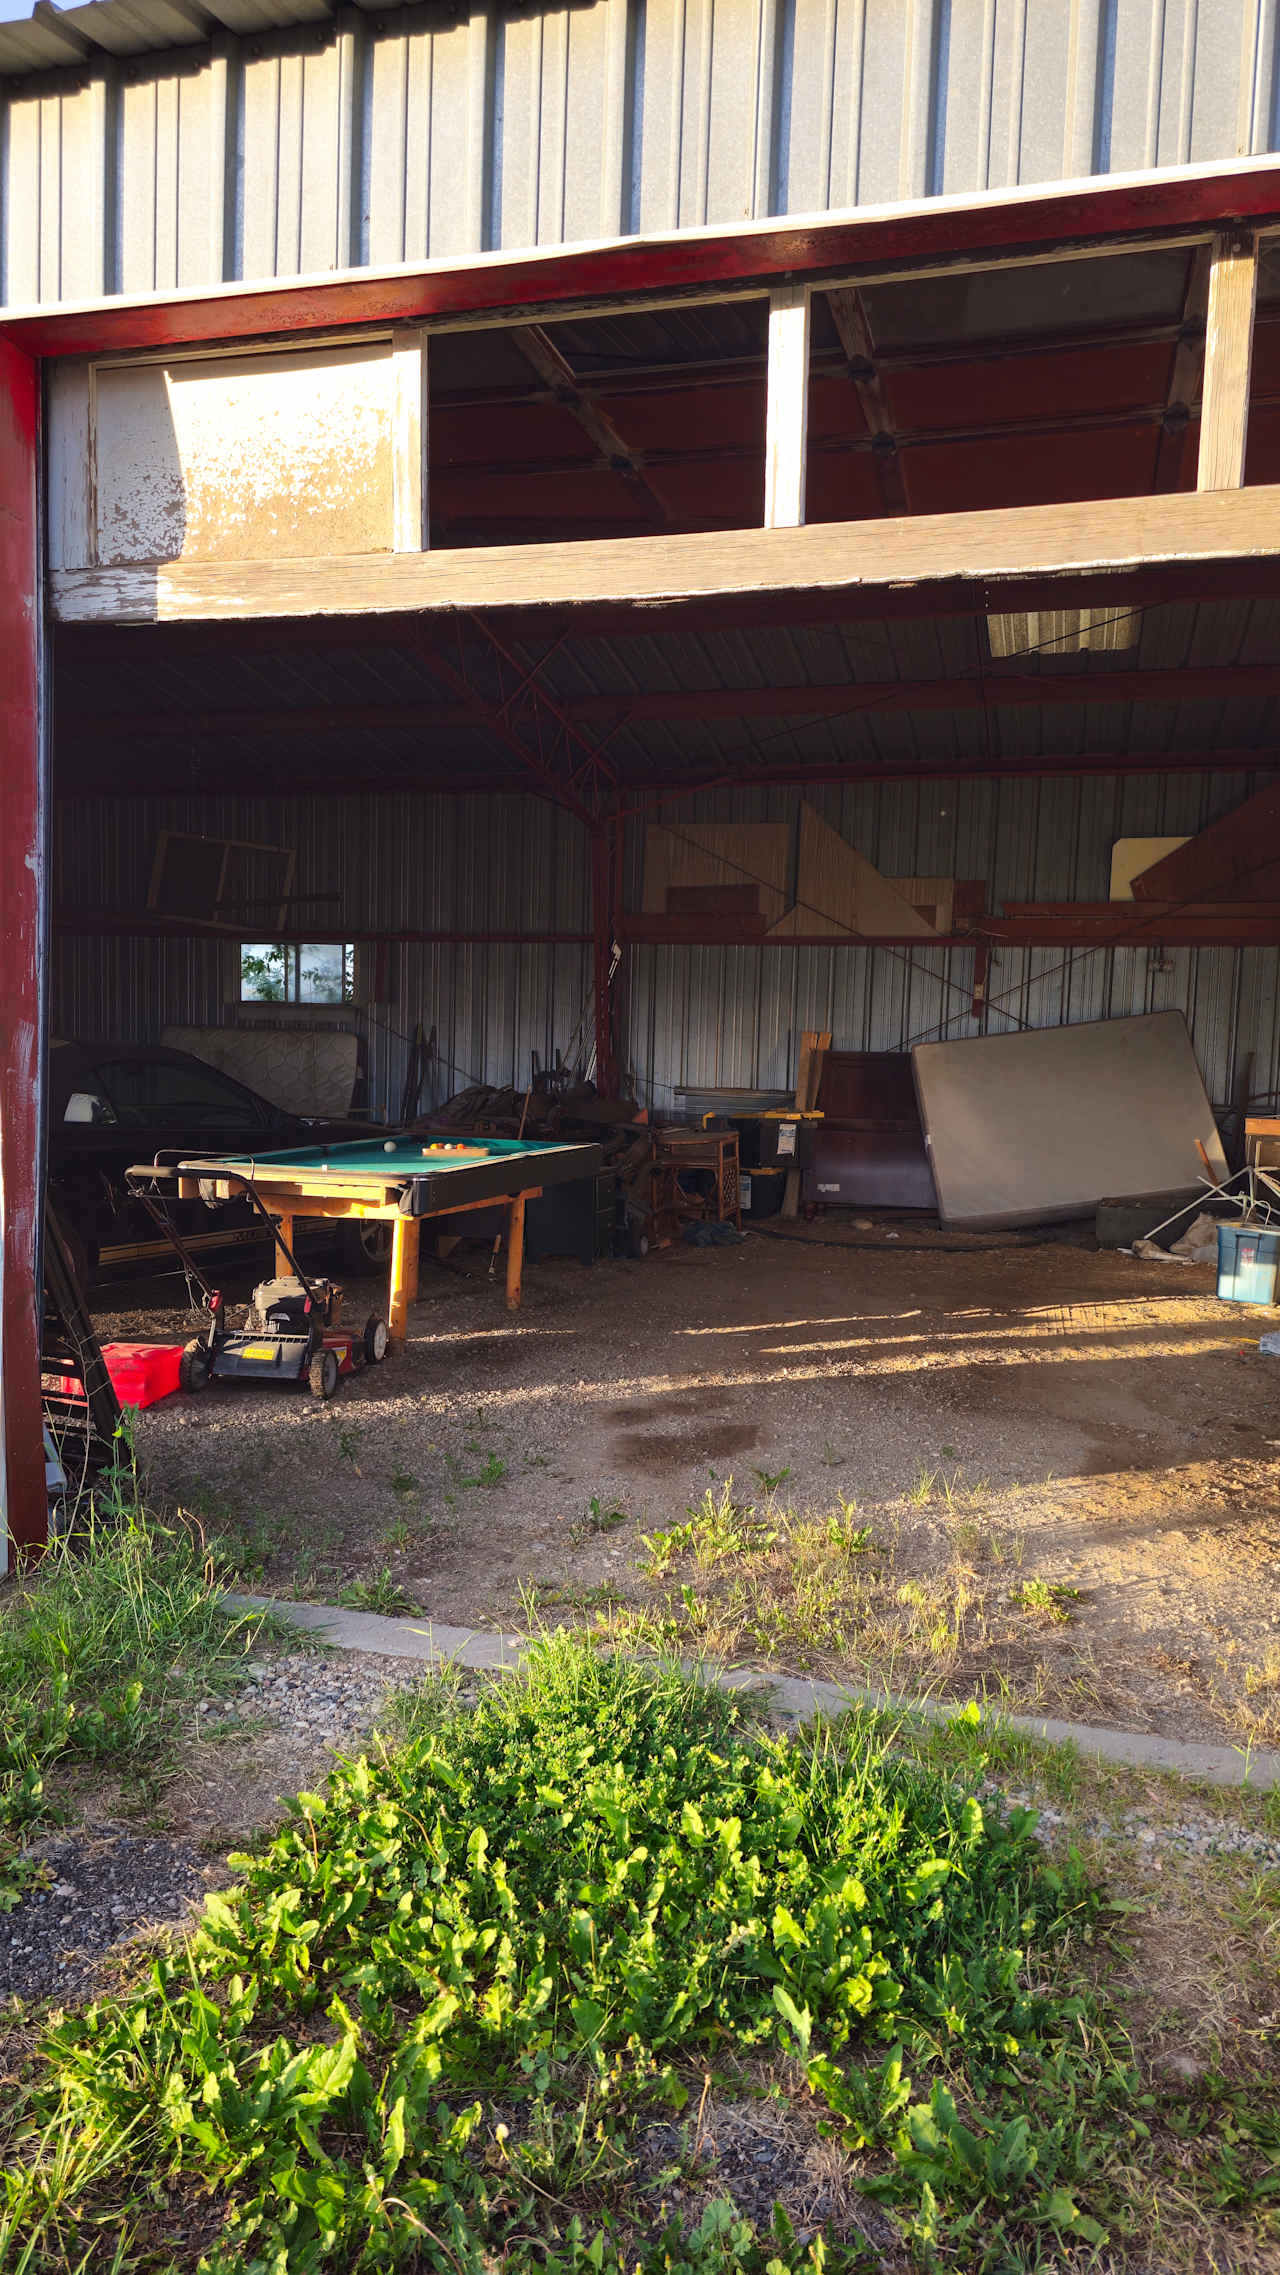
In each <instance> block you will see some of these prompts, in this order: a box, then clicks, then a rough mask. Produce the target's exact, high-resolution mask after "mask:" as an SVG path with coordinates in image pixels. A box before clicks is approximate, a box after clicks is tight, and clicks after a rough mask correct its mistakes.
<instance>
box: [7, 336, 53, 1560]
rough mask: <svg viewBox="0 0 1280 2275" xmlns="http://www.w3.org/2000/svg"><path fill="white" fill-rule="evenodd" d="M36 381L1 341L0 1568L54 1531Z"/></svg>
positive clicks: (29, 366)
mask: <svg viewBox="0 0 1280 2275" xmlns="http://www.w3.org/2000/svg"><path fill="white" fill-rule="evenodd" d="M39 444H40V375H39V368H38V366H37V365H36V364H35V363H34V362H33V361H32V359H31V358H30V356H27V355H23V354H22V353H21V352H20V351H19V350H18V349H17V348H14V347H12V346H10V344H9V343H8V342H7V341H5V340H0V1359H2V1361H3V1364H2V1366H0V1463H2V1465H3V1466H2V1468H0V1570H3V1568H4V1563H5V1561H6V1558H5V1542H6V1536H7V1541H8V1544H9V1546H10V1547H11V1548H12V1547H17V1548H26V1547H38V1546H41V1545H42V1544H43V1542H44V1540H45V1538H46V1534H47V1528H48V1500H47V1495H46V1491H45V1477H44V1441H43V1423H42V1417H41V1407H40V1321H41V1315H42V1311H43V1304H42V1300H41V1293H40V1284H39V1257H40V1190H41V1136H42V1132H41V1084H42V1059H43V1041H44V1020H43V1000H42V998H43V983H42V972H43V965H44V958H43V955H42V953H41V945H42V940H43V898H44V882H45V859H44V766H43V750H42V738H41V706H40V671H41V606H40V549H39V535H38V531H39V524H38V519H37V503H36V499H37V462H38V453H39Z"/></svg>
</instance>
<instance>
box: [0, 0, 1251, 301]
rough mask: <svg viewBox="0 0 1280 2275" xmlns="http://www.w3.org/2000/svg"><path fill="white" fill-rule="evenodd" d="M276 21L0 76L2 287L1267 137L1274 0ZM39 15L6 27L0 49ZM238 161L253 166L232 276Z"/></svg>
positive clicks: (340, 251) (1222, 147) (883, 191)
mask: <svg viewBox="0 0 1280 2275" xmlns="http://www.w3.org/2000/svg"><path fill="white" fill-rule="evenodd" d="M290 13H297V14H302V15H307V14H310V13H311V11H310V10H309V9H303V10H299V11H290V10H288V9H286V8H284V7H283V6H280V5H274V4H273V6H272V7H271V8H270V9H269V10H263V11H261V16H262V21H263V30H264V36H262V37H260V38H259V39H257V40H253V41H251V42H246V41H245V40H235V39H231V38H226V37H225V35H222V34H219V35H218V36H219V40H220V41H225V47H226V51H227V59H228V60H227V61H226V62H221V61H217V60H211V58H210V55H209V52H208V50H206V49H204V48H200V49H199V50H198V51H196V52H192V50H191V49H190V48H189V47H187V46H183V47H180V48H176V49H170V50H169V51H168V52H167V53H165V54H161V55H158V56H157V57H156V58H155V59H154V61H152V60H150V59H148V58H145V57H139V58H138V59H137V60H135V61H132V62H131V63H130V64H129V65H128V80H127V84H123V83H122V85H121V86H120V89H119V94H118V97H117V93H116V90H115V81H114V79H113V76H112V74H113V72H114V69H115V66H114V65H108V66H107V67H106V68H105V70H104V69H97V70H95V71H93V73H92V74H91V76H90V78H89V80H88V82H87V84H86V82H85V80H84V77H83V74H80V73H77V74H76V75H75V76H74V77H73V76H72V74H71V73H70V72H68V74H67V79H66V91H65V92H59V91H56V90H55V91H54V92H48V91H44V92H41V93H39V94H30V95H28V94H27V93H25V92H24V90H23V85H22V81H21V80H20V79H18V80H10V81H9V82H7V88H8V96H7V107H8V131H7V136H6V137H5V140H4V147H3V165H4V182H3V188H2V191H0V197H2V199H3V206H4V213H5V240H6V241H5V248H4V277H3V294H4V297H5V299H6V300H8V301H17V300H39V299H44V300H46V301H57V300H59V299H66V298H69V297H73V296H92V295H94V294H96V293H99V292H101V291H103V290H115V289H124V290H126V291H136V290H143V289H165V288H167V287H170V286H187V285H198V284H200V283H202V282H204V281H206V280H207V279H210V278H214V277H217V276H220V275H222V274H223V273H224V265H225V273H226V274H228V275H233V276H234V275H243V276H246V277H264V276H270V275H282V276H284V275H294V274H297V273H298V272H299V271H305V270H312V271H317V270H318V271H323V270H325V269H329V268H332V267H334V266H336V265H346V264H347V263H348V262H350V261H355V262H359V261H362V260H373V261H375V262H379V263H381V262H388V261H395V260H400V259H406V260H414V259H423V258H428V257H449V256H456V255H457V254H459V253H464V252H466V251H468V250H479V249H480V248H481V247H482V246H483V245H486V244H493V245H502V246H503V247H507V248H515V247H518V246H520V245H522V244H529V245H532V244H557V243H562V242H563V243H572V242H575V241H577V242H581V241H583V240H584V239H589V238H592V237H597V236H600V235H610V234H612V233H613V232H614V231H615V230H617V229H618V228H619V227H621V228H624V229H626V228H640V229H644V230H666V229H670V228H672V227H676V226H684V227H694V226H701V225H703V224H706V223H711V224H731V223H733V222H734V221H738V220H742V219H745V218H747V217H749V216H751V215H753V214H763V213H767V212H769V211H771V210H775V209H776V210H780V211H789V212H810V211H822V210H833V209H838V208H841V207H848V206H851V205H857V204H865V203H870V202H875V201H880V200H890V199H894V198H901V197H908V196H917V195H921V194H927V193H928V192H930V191H934V190H946V191H949V192H957V193H964V192H968V191H974V190H981V189H984V188H988V187H990V188H1000V187H1009V186H1013V185H1015V184H1016V183H1018V182H1031V181H1048V180H1053V179H1055V178H1058V179H1061V178H1072V177H1075V176H1077V175H1079V174H1081V173H1087V172H1090V171H1108V170H1112V169H1114V170H1122V169H1124V168H1132V167H1141V166H1149V165H1175V164H1179V163H1185V162H1187V161H1191V162H1195V163H1203V162H1210V161H1212V160H1213V159H1214V158H1221V159H1229V158H1231V157H1233V156H1234V155H1236V153H1237V151H1238V150H1248V151H1260V150H1264V149H1266V148H1268V147H1272V146H1274V144H1275V141H1276V122H1275V118H1274V115H1273V113H1274V110H1275V93H1274V88H1275V77H1276V62H1275V23H1274V15H1275V11H1274V7H1272V6H1271V5H1270V4H1269V0H1268V4H1264V0H1245V4H1244V5H1241V0H593V4H592V5H589V6H585V7H566V6H564V5H560V6H555V7H547V8H544V9H543V10H541V11H538V10H536V9H535V10H533V11H529V12H526V11H524V10H519V9H516V8H509V9H507V10H504V11H503V13H502V14H501V15H500V16H499V15H498V14H497V13H496V12H495V13H494V14H493V16H492V20H491V18H490V15H489V13H488V12H487V11H486V10H484V9H483V8H479V7H477V8H475V9H473V10H472V11H471V13H470V14H469V15H468V16H466V17H463V18H462V19H461V20H455V21H453V22H450V23H443V24H442V23H440V22H439V20H438V19H436V20H434V21H433V20H431V19H428V18H427V17H426V16H425V12H424V11H422V10H419V9H408V10H405V11H404V12H403V13H399V14H397V13H392V14H390V15H388V16H380V17H379V18H378V19H377V20H376V22H374V21H372V20H370V21H366V20H365V19H363V18H358V19H356V20H355V21H354V22H353V21H351V20H349V19H348V18H346V17H343V18H341V19H340V20H339V23H338V24H337V25H335V24H333V23H332V22H329V23H325V24H307V25H302V24H298V25H297V26H296V27H294V28H286V29H283V30H280V29H276V28H272V26H273V25H274V26H278V25H280V24H281V22H282V21H283V20H284V19H285V17H287V15H288V14H290ZM143 14H144V11H142V10H140V9H139V8H138V7H137V6H136V5H135V4H134V0H129V5H128V10H127V11H125V9H124V6H123V0H121V12H120V31H119V38H118V40H117V39H116V37H115V32H114V30H113V29H112V26H113V24H114V22H115V15H116V0H99V6H98V7H97V8H96V9H95V10H94V15H95V18H96V19H97V22H96V24H95V29H97V28H98V25H100V26H101V36H102V37H103V38H104V39H105V40H106V42H107V44H108V45H112V44H115V45H117V46H119V47H120V49H121V52H122V53H123V52H128V51H132V50H134V49H136V48H137V46H138V43H139V38H140V36H141V35H140V32H139V22H138V19H139V17H140V16H141V15H143ZM268 18H270V19H271V22H270V23H268ZM243 20H246V21H247V19H243ZM154 22H155V32H154V36H155V37H156V39H157V40H158V41H160V42H161V43H163V41H164V40H166V39H168V38H170V37H171V36H176V30H177V27H176V24H174V23H171V22H170V20H169V19H168V18H167V17H164V16H163V15H162V14H161V13H157V14H156V16H155V19H154ZM35 30H38V27H32V26H25V27H24V26H8V27H5V26H0V53H2V52H3V48H4V41H5V38H6V36H7V37H8V38H9V39H10V42H11V44H12V41H13V40H17V41H18V42H19V45H21V42H22V40H23V39H26V40H27V42H28V44H29V39H30V35H32V34H33V31H35ZM366 51H367V53H366ZM8 60H9V61H10V68H13V67H14V62H15V60H16V61H20V60H21V59H20V57H19V56H18V54H17V50H16V49H14V50H13V51H12V53H11V55H10V57H9V59H8ZM219 74H221V76H219ZM224 82H225V83H226V84H227V85H228V86H229V87H230V90H231V95H232V103H233V109H232V116H231V121H230V130H229V132H227V133H226V134H225V135H224V132H223V127H222V118H221V110H220V105H221V100H222V97H221V88H222V85H223V83H224ZM44 85H45V88H46V89H47V87H48V82H47V81H46V82H45V83H44ZM117 100H118V102H119V105H120V114H121V115H120V118H119V121H118V122H117V118H116V104H117ZM237 105H238V106H239V107H237ZM224 147H225V148H229V150H230V151H231V153H232V158H233V164H234V163H235V162H236V155H237V153H239V165H238V170H239V172H240V173H241V174H242V180H241V181H240V182H239V186H238V190H237V184H236V181H235V180H233V181H232V183H231V185H230V187H231V191H232V205H233V208H234V209H236V210H237V211H238V226H237V228H236V229H235V231H234V232H233V236H234V239H235V242H233V243H232V244H231V245H230V247H229V248H228V255H227V259H226V261H225V264H224V262H223V259H222V251H221V235H222V231H221V211H220V208H221V204H222V182H221V172H222V164H223V153H224ZM117 157H118V161H119V182H118V185H117V184H116V182H115V175H116V170H117ZM211 209H212V210H211ZM33 216H34V217H35V223H34V227H33V225H32V222H33ZM117 262H118V266H119V274H116V273H114V272H115V269H116V266H117Z"/></svg>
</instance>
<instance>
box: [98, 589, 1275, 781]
mask: <svg viewBox="0 0 1280 2275" xmlns="http://www.w3.org/2000/svg"><path fill="white" fill-rule="evenodd" d="M471 621H472V622H473V623H475V624H476V625H477V627H478V628H479V629H480V630H482V631H483V633H484V635H485V637H486V639H487V640H488V641H489V642H490V643H492V645H493V648H494V651H495V652H496V653H497V654H498V655H500V656H501V657H502V659H503V662H504V665H505V666H506V668H507V669H508V670H514V671H516V672H517V673H518V674H519V675H521V676H520V680H519V682H518V684H517V685H516V686H514V687H508V686H507V684H506V681H505V678H504V679H503V682H502V684H501V687H500V690H499V696H498V700H497V701H496V702H495V701H493V700H492V697H491V695H490V694H489V693H488V692H487V691H486V690H485V689H484V688H482V687H481V686H480V684H479V683H478V682H477V681H476V679H475V678H474V677H473V676H472V675H471V673H470V672H469V671H468V670H467V669H466V668H465V667H464V668H461V669H460V668H458V667H456V666H453V665H451V664H450V663H449V662H448V660H447V658H445V657H444V656H442V654H441V652H440V650H439V649H438V648H432V649H431V651H430V654H429V656H428V657H427V659H426V660H427V662H428V665H429V668H430V670H431V672H432V674H433V676H434V677H435V678H436V679H437V681H443V682H444V683H445V684H446V685H447V686H448V688H449V690H450V699H449V700H447V701H445V702H441V701H440V700H439V699H438V698H437V697H434V696H431V695H424V696H423V697H422V698H421V700H420V701H418V702H415V703H320V704H314V705H306V706H301V705H295V706H293V707H290V708H283V707H280V708H270V707H268V708H264V709H257V708H255V709H240V708H236V709H227V710H225V711H222V710H202V711H119V712H112V711H102V710H101V709H84V710H82V709H76V708H74V707H72V706H70V705H67V706H63V707H60V709H59V714H58V730H59V736H60V738H61V739H64V740H65V741H67V742H71V741H73V740H74V739H75V738H76V737H77V736H83V737H92V738H93V739H94V740H95V741H98V742H105V741H115V740H120V741H130V742H133V741H137V740H140V739H149V738H152V737H155V738H163V739H165V740H179V741H181V740H184V739H185V740H189V739H192V738H197V739H200V740H205V739H207V738H209V737H211V736H212V737H217V736H234V735H249V734H255V733H264V734H272V735H287V736H295V735H309V736H310V735H316V734H324V733H332V734H351V733H353V732H356V731H358V730H359V729H360V728H361V727H366V728H368V729H369V730H371V731H374V730H377V731H380V732H384V731H390V732H394V731H396V730H397V729H407V730H414V729H422V728H426V727H430V728H435V729H438V728H445V727H477V728H480V729H482V730H485V731H489V732H495V733H502V734H504V737H509V736H510V735H511V733H512V728H511V720H512V717H513V716H515V715H516V714H517V713H518V711H519V709H520V707H521V705H528V704H537V705H541V706H542V707H543V708H544V709H545V711H546V713H547V715H548V717H549V718H551V719H552V720H553V721H554V722H555V724H556V726H557V728H558V729H559V730H562V731H564V732H565V733H566V734H568V735H570V736H572V737H574V738H576V739H577V741H578V742H579V744H580V747H581V750H582V753H583V755H584V757H586V758H590V759H591V760H593V761H598V760H599V759H600V756H601V749H602V746H601V745H600V744H599V743H598V742H594V741H591V740H589V739H588V738H587V737H586V735H585V734H584V733H583V730H584V729H585V728H588V727H591V726H606V727H609V728H610V729H611V730H614V731H616V730H617V728H618V727H619V726H624V725H639V724H642V723H644V722H645V721H647V720H670V719H742V718H760V717H763V716H768V717H770V718H791V719H805V718H815V719H816V718H838V717H840V716H841V715H842V714H849V715H853V714H857V713H860V712H864V711H865V712H881V713H883V712H886V711H977V710H983V709H985V708H998V707H1000V706H1001V705H1009V706H1013V707H1024V706H1026V705H1028V704H1031V705H1038V704H1048V703H1069V704H1085V703H1182V702H1185V703H1191V702H1203V701H1214V702H1232V701H1244V700H1249V701H1267V700H1272V699H1274V698H1276V697H1280V664H1205V665H1198V666H1195V667H1192V668H1183V669H1179V668H1177V667H1176V666H1167V667H1166V666H1160V667H1158V668H1148V669H1146V670H1143V669H1141V668H1137V669H1128V670H1103V671H1098V670H1093V671H1057V672H1007V671H1004V670H1002V669H1001V668H1000V667H999V666H996V667H995V668H991V667H988V669H987V670H986V671H985V673H984V674H983V675H981V676H978V675H965V676H964V677H957V678H945V679H942V678H939V679H889V680H857V679H849V680H837V681H808V680H805V681H799V682H792V683H791V684H789V685H780V684H778V683H777V682H776V681H775V682H772V683H771V684H770V685H768V686H735V687H724V686H720V687H692V688H661V689H641V690H637V691H620V692H618V693H617V694H609V693H603V694H602V693H596V694H592V695H571V696H560V695H557V694H555V693H554V692H553V691H552V690H551V689H550V688H548V687H547V686H546V684H545V682H543V681H541V680H540V679H539V678H538V676H537V675H538V672H539V670H540V669H541V668H542V667H541V666H540V665H539V666H534V667H533V668H532V669H530V667H529V666H528V665H525V664H522V663H520V662H519V660H518V658H517V657H516V656H515V655H514V654H513V652H512V651H511V650H510V649H508V648H506V647H505V646H504V645H503V644H502V642H501V641H500V640H499V639H498V637H497V635H496V634H495V633H494V631H493V630H492V627H491V626H489V625H488V624H485V623H484V622H483V621H482V620H481V619H480V618H473V619H472V620H471ZM517 744H518V748H519V752H520V755H521V757H522V758H525V759H527V758H528V757H529V753H528V751H527V750H526V748H525V746H524V745H523V744H520V743H519V742H518V738H517Z"/></svg>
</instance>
